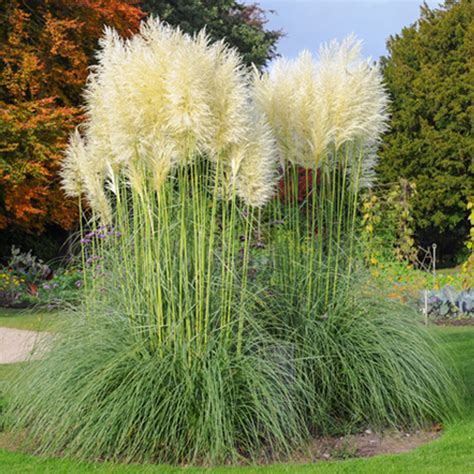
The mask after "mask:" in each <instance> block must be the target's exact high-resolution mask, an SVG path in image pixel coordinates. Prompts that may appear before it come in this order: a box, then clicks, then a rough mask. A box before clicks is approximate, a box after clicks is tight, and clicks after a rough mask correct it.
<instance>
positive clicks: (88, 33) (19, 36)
mask: <svg viewBox="0 0 474 474" xmlns="http://www.w3.org/2000/svg"><path fill="white" fill-rule="evenodd" d="M136 3H137V2H136V1H135V0H131V1H125V0H36V1H35V0H30V1H28V2H24V1H20V0H13V1H12V0H0V11H2V16H1V18H0V21H1V23H0V37H1V42H0V58H1V59H0V229H2V228H6V227H8V226H16V227H20V228H22V229H24V230H28V231H36V232H41V231H42V230H43V229H44V226H45V225H47V224H57V225H59V226H61V227H62V228H64V229H69V228H71V227H72V226H73V224H74V222H75V220H76V218H77V214H76V206H75V203H71V202H69V201H67V200H66V199H65V198H64V195H63V193H62V192H61V189H60V185H59V179H58V175H57V172H58V170H59V162H60V160H61V157H62V151H63V149H64V147H65V144H66V141H67V136H68V134H69V132H70V131H71V129H73V128H74V127H75V126H76V125H77V124H78V123H79V122H80V120H81V116H82V112H81V109H80V107H79V105H80V103H81V91H82V88H83V86H84V83H85V80H86V78H87V74H88V66H89V65H90V64H91V63H92V62H93V55H94V50H95V49H96V48H97V42H98V38H99V37H100V36H101V34H102V31H103V28H104V25H109V26H114V27H115V28H116V29H118V30H119V31H120V33H121V34H123V35H127V34H129V33H132V32H134V31H136V29H137V28H138V25H139V22H140V19H141V18H142V17H143V15H144V14H143V12H142V11H141V10H140V9H139V8H138V7H137V6H135V4H136Z"/></svg>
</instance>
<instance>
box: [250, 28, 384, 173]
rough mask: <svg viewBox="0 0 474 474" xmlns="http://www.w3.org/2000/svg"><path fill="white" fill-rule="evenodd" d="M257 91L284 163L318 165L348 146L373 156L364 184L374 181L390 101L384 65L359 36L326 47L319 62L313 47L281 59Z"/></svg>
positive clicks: (365, 167)
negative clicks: (366, 52)
mask: <svg viewBox="0 0 474 474" xmlns="http://www.w3.org/2000/svg"><path fill="white" fill-rule="evenodd" d="M253 95H254V100H255V103H256V106H257V108H258V109H259V110H260V111H261V112H263V113H264V114H265V116H266V117H267V119H268V122H269V124H270V125H271V127H272V130H273V133H274V135H275V137H276V140H277V144H278V149H279V153H280V157H281V159H282V160H283V161H284V162H291V163H294V164H297V165H300V166H303V167H305V168H317V167H319V166H320V165H321V163H322V162H323V160H326V162H328V161H329V160H330V158H331V157H333V156H334V155H335V152H337V151H338V150H339V149H340V148H341V147H342V146H347V147H349V148H346V150H347V149H350V153H349V155H351V154H354V153H357V154H359V153H360V150H363V152H364V154H366V155H367V159H366V160H365V161H364V162H363V163H362V164H361V167H360V168H361V169H362V170H363V171H364V173H363V174H364V176H365V178H364V179H365V181H364V180H361V182H368V181H369V177H370V176H371V175H372V174H373V173H372V171H373V165H374V155H373V151H374V147H375V146H376V145H377V143H378V141H379V140H380V136H381V134H382V133H383V132H384V131H385V130H386V128H387V119H388V115H387V104H388V99H387V94H386V92H385V89H384V87H383V84H382V77H381V74H380V71H379V69H378V67H377V66H376V65H371V64H370V62H369V61H368V60H363V59H362V58H361V43H360V41H357V40H356V39H355V37H354V36H349V37H348V38H347V39H345V40H344V41H343V42H342V43H340V44H339V43H338V42H336V41H333V42H331V43H330V44H329V45H324V46H322V47H321V48H320V52H319V60H318V61H315V60H314V59H313V58H312V56H311V54H310V53H309V52H307V51H304V52H302V53H301V54H300V55H299V56H298V58H297V59H296V60H294V61H287V60H284V59H279V60H277V61H276V63H275V64H274V66H273V69H272V70H271V71H270V73H267V74H264V75H262V76H260V75H258V74H256V75H255V78H254V81H253ZM334 165H335V164H332V165H331V166H334ZM353 168H354V167H353Z"/></svg>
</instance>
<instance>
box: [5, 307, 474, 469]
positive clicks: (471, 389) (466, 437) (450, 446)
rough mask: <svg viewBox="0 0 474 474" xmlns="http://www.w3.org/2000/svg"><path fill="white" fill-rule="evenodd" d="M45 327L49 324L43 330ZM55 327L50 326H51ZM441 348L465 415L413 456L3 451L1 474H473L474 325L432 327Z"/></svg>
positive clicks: (16, 321) (49, 318) (28, 318)
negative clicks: (50, 455) (189, 461)
mask: <svg viewBox="0 0 474 474" xmlns="http://www.w3.org/2000/svg"><path fill="white" fill-rule="evenodd" d="M57 319H58V314H49V313H45V314H43V313H40V314H35V313H32V312H29V313H25V314H18V312H14V311H8V312H5V311H4V312H2V313H0V326H6V325H8V327H18V328H28V329H32V328H35V327H38V326H35V324H37V323H38V321H39V322H40V323H41V324H40V326H41V327H45V326H47V325H48V324H49V325H51V324H56V323H57ZM4 322H5V323H4ZM43 324H44V325H45V326H43ZM50 327H51V326H50ZM433 332H434V333H435V334H436V336H437V337H439V338H440V340H441V341H442V344H443V345H444V346H445V347H446V349H447V350H448V351H449V352H450V353H451V355H452V357H453V358H454V360H455V362H456V365H457V366H458V368H459V370H460V372H461V373H462V376H463V378H464V381H465V384H466V387H467V392H466V406H465V413H464V414H463V416H462V417H460V419H459V420H457V421H456V422H454V423H452V424H451V425H449V426H447V427H446V429H445V432H444V434H443V435H442V437H441V438H440V439H439V440H436V441H434V442H432V443H429V444H426V445H424V446H422V447H420V448H417V449H415V450H413V451H411V452H409V453H404V454H399V455H388V456H377V457H374V458H369V459H353V460H347V461H334V462H320V463H318V464H313V465H273V466H271V467H265V466H258V467H222V468H213V469H207V470H206V469H199V468H188V469H186V470H183V469H179V468H174V467H169V466H163V465H159V466H157V465H139V466H137V465H135V466H134V465H113V464H109V463H106V464H92V463H82V462H76V461H71V460H58V459H48V460H45V459H40V458H35V457H33V456H30V455H25V454H20V453H13V452H8V451H6V450H0V466H1V469H0V470H1V471H2V472H8V473H25V472H32V473H48V472H54V473H58V472H65V473H66V472H67V473H83V472H84V473H85V472H100V473H102V472H103V473H107V472H113V473H135V472H136V473H165V474H167V473H175V472H176V473H178V472H189V473H198V472H213V473H217V474H219V473H223V474H226V473H229V474H231V473H246V474H251V473H268V474H270V473H272V474H273V473H275V474H279V473H293V472H298V473H300V472H301V473H313V472H314V473H326V472H329V473H364V474H365V473H380V472H383V473H384V474H385V473H443V474H444V473H460V474H461V473H462V474H465V473H469V472H474V364H473V363H472V361H473V360H474V327H459V328H433ZM15 370H16V366H15V365H12V366H8V367H6V366H0V380H5V379H6V378H7V377H8V376H10V375H11V374H12V373H14V371H15Z"/></svg>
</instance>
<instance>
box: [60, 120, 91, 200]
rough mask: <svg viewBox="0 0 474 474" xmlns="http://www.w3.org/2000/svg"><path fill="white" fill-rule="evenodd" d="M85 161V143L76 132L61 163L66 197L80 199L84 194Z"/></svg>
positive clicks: (71, 137) (61, 174)
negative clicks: (83, 174) (83, 173)
mask: <svg viewBox="0 0 474 474" xmlns="http://www.w3.org/2000/svg"><path fill="white" fill-rule="evenodd" d="M84 159H85V151H84V142H83V140H82V137H81V135H80V133H79V130H77V129H76V130H75V131H74V132H73V133H72V134H71V136H70V137H69V143H68V147H67V149H66V152H65V156H64V159H63V160H62V162H61V171H60V173H59V175H60V176H61V187H62V189H63V191H64V194H66V196H68V197H71V198H77V197H79V196H80V195H81V194H82V192H83V182H82V168H83V162H84Z"/></svg>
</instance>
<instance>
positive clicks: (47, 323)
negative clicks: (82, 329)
mask: <svg viewBox="0 0 474 474" xmlns="http://www.w3.org/2000/svg"><path fill="white" fill-rule="evenodd" d="M60 321H61V316H60V313H59V312H58V311H51V312H48V311H34V310H29V309H28V310H27V309H25V310H18V309H5V308H2V309H0V327H5V328H17V329H29V330H31V331H48V330H51V329H54V328H55V327H56V326H57V325H58V323H60Z"/></svg>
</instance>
